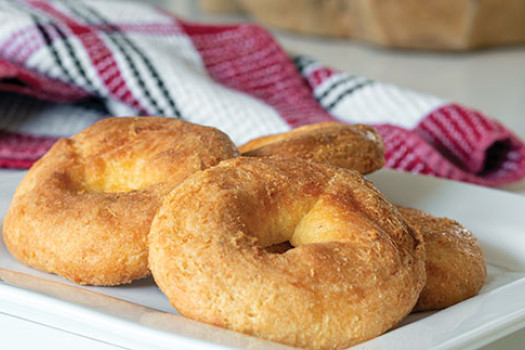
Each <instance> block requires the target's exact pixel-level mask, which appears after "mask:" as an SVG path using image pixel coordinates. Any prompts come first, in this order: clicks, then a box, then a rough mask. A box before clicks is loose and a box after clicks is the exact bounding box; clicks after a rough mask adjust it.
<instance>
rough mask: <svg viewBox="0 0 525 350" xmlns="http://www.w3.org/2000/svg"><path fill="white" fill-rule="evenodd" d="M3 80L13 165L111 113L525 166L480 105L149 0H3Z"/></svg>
mask: <svg viewBox="0 0 525 350" xmlns="http://www.w3.org/2000/svg"><path fill="white" fill-rule="evenodd" d="M0 89H1V90H3V91H4V92H2V93H1V94H0V109H1V111H0V112H1V113H2V118H1V120H0V166H4V167H21V168H25V167H29V166H30V165H31V164H32V163H33V162H34V161H35V160H36V159H38V158H39V157H41V156H42V155H43V153H45V151H46V150H47V149H48V148H49V147H50V146H51V145H52V144H53V142H54V141H55V140H56V139H57V138H59V137H63V136H69V135H72V134H74V133H76V132H78V131H79V130H81V129H82V128H84V127H87V126H88V125H90V124H92V123H94V122H95V121H97V120H99V119H101V118H104V117H107V116H109V115H115V116H125V115H163V116H169V117H175V118H183V119H185V120H188V121H191V122H194V123H199V124H204V125H209V126H215V127H217V128H219V129H221V130H223V131H225V132H226V133H228V134H229V135H230V137H231V138H232V139H233V140H234V141H235V142H237V143H239V144H240V143H243V142H246V141H248V140H250V139H252V138H254V137H258V136H261V135H265V134H271V133H277V132H283V131H287V130H289V129H291V128H294V127H297V126H300V125H305V124H310V123H315V122H321V121H327V120H332V121H334V120H335V121H341V122H348V123H366V124H371V125H374V126H375V127H376V128H377V129H378V130H379V132H380V133H381V135H382V136H383V138H384V140H385V143H386V159H387V166H388V167H390V168H394V169H401V170H405V171H411V172H414V173H421V174H427V175H433V176H439V177H446V178H451V179H455V180H461V181H468V182H473V183H477V184H483V185H489V186H495V185H500V184H503V183H507V182H510V181H514V180H518V179H520V178H522V177H524V176H525V145H524V144H523V143H522V142H521V141H520V140H519V139H518V138H517V137H516V136H515V135H513V134H512V133H511V132H510V131H509V130H508V129H506V128H505V127H503V126H502V125H500V124H499V123H498V122H496V121H495V120H493V119H491V118H489V117H487V116H485V115H483V114H482V113H481V112H478V111H475V110H472V109H469V108H466V107H462V106H460V105H457V104H454V103H450V102H447V101H444V100H441V99H439V98H436V97H432V96H428V95H424V94H420V93H416V92H412V91H409V90H406V89H403V88H399V87H396V86H393V85H390V84H385V83H381V82H377V81H373V80H371V79H368V78H365V77H362V76H358V75H352V74H348V73H344V72H337V71H334V70H331V69H329V68H327V67H325V66H323V65H322V64H320V63H318V62H316V61H315V60H313V59H310V58H307V57H302V56H299V57H295V58H294V59H290V57H288V55H287V54H286V53H285V51H283V49H282V48H281V47H280V46H279V45H278V43H277V42H276V40H275V39H274V38H273V37H272V36H271V35H270V34H269V33H268V32H267V31H265V30H264V29H262V28H261V27H259V26H257V25H253V24H240V25H203V24H196V23H190V22H186V21H183V20H180V19H178V18H176V17H175V16H173V15H171V14H169V13H167V12H164V11H162V10H160V9H158V8H155V7H153V6H150V5H148V4H147V3H145V2H143V3H137V2H123V1H110V0H100V1H97V0H90V1H86V0H83V1H81V0H52V1H50V0H45V1H40V0H19V1H14V0H0Z"/></svg>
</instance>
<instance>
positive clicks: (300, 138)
mask: <svg viewBox="0 0 525 350" xmlns="http://www.w3.org/2000/svg"><path fill="white" fill-rule="evenodd" d="M239 151H240V152H241V153H242V155H243V156H248V157H265V156H279V157H283V158H302V159H306V160H309V161H312V162H316V163H321V164H330V165H334V166H339V167H341V168H345V169H353V170H356V171H359V172H360V173H361V174H368V173H371V172H373V171H375V170H377V169H380V168H381V167H383V165H385V158H384V153H385V147H384V144H383V140H382V139H381V136H379V134H378V133H377V131H376V130H375V129H374V128H372V127H370V126H367V125H350V124H341V123H336V122H324V123H318V124H311V125H306V126H302V127H300V128H297V129H294V130H292V131H290V132H285V133H282V134H276V135H268V136H263V137H260V138H257V139H254V140H251V141H249V142H248V143H246V144H244V145H242V146H240V147H239Z"/></svg>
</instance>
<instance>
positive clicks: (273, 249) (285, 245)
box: [264, 241, 293, 254]
mask: <svg viewBox="0 0 525 350" xmlns="http://www.w3.org/2000/svg"><path fill="white" fill-rule="evenodd" d="M292 248H293V245H292V244H291V243H290V241H286V242H282V243H277V244H272V245H269V246H267V247H264V250H266V251H267V252H268V253H271V254H284V253H286V252H287V251H289V250H290V249H292Z"/></svg>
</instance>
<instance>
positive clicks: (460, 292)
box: [240, 123, 486, 311]
mask: <svg viewBox="0 0 525 350" xmlns="http://www.w3.org/2000/svg"><path fill="white" fill-rule="evenodd" d="M334 124H335V125H334ZM337 125H342V124H336V123H321V124H314V125H309V126H306V127H303V128H298V129H296V130H294V131H292V132H290V133H284V134H278V135H271V136H268V137H265V138H261V139H256V140H253V141H250V142H249V143H248V144H246V145H245V146H243V147H241V148H240V150H241V152H245V153H244V154H247V155H264V156H272V155H274V156H279V157H281V156H283V154H284V155H290V156H292V155H293V156H294V157H297V158H302V159H307V160H313V161H315V162H317V163H320V164H326V165H333V166H339V167H342V168H345V169H355V170H359V171H361V172H362V173H366V171H363V170H362V169H364V168H363V167H360V164H359V162H360V161H359V162H358V164H357V165H356V164H355V163H344V162H341V161H339V155H341V154H344V152H340V151H337V152H336V156H334V155H331V154H330V152H331V150H330V147H329V146H326V147H325V146H323V147H316V146H315V145H316V144H319V143H315V142H311V143H310V145H311V148H308V147H305V148H301V152H296V151H294V150H293V148H290V149H291V151H288V150H287V148H286V147H287V146H286V145H287V142H291V140H293V139H294V135H293V133H294V132H297V133H298V134H300V135H303V134H305V135H310V134H312V133H315V132H317V131H318V130H321V131H322V132H323V133H325V134H328V135H332V138H335V135H337V133H338V131H337V130H336V129H334V128H333V127H335V126H337ZM342 126H343V125H342ZM348 126H350V127H355V126H352V125H347V127H348ZM358 127H359V126H358ZM346 141H347V140H345V139H341V140H339V142H341V144H338V146H337V147H338V150H341V149H345V146H344V142H346ZM272 142H273V143H272ZM358 142H359V140H358V139H354V140H353V141H351V142H350V144H348V145H347V146H346V147H347V149H349V150H350V149H356V150H359V143H358ZM265 144H268V146H266V147H265V146H264V145H265ZM381 145H382V144H381ZM369 147H373V144H369V145H367V146H365V147H364V149H369ZM250 149H254V151H250ZM259 150H264V152H261V151H259ZM287 152H289V153H287ZM317 152H319V153H317ZM324 152H327V154H325V153H324ZM346 154H347V158H346V159H348V160H350V161H356V160H360V159H366V155H365V156H361V155H359V156H357V157H352V153H351V152H348V153H346ZM369 154H372V155H373V154H374V152H371V153H369ZM375 154H379V153H378V152H376V153H375ZM381 154H382V153H381ZM369 159H372V160H373V159H379V158H378V156H372V157H371V158H369ZM378 164H379V163H378ZM368 169H370V170H375V169H374V168H373V167H370V168H368ZM399 210H400V211H401V214H402V215H403V217H405V219H406V220H407V221H408V223H409V224H412V225H414V227H416V228H417V229H418V230H421V231H422V233H423V239H424V241H425V244H426V252H427V256H428V261H427V264H426V266H427V267H426V269H427V286H426V287H425V288H424V289H423V292H422V295H421V298H420V300H419V301H418V303H417V305H416V309H415V310H416V311H423V310H434V309H441V308H445V307H448V306H451V305H453V304H455V303H457V302H459V301H462V300H464V299H467V298H470V297H472V296H474V295H476V294H477V293H478V292H479V290H480V289H481V287H482V286H483V283H484V281H485V277H486V263H485V260H484V257H483V252H482V250H481V246H480V245H479V243H478V241H477V239H476V237H474V236H473V235H472V234H471V233H470V232H469V231H468V230H467V229H466V228H464V227H463V226H461V224H459V223H458V222H456V221H452V220H449V219H445V218H434V217H432V216H431V215H430V214H427V213H424V212H423V211H420V210H417V209H410V208H402V207H400V208H399ZM269 249H282V247H280V246H277V247H271V248H269ZM460 266H461V268H459V267H460Z"/></svg>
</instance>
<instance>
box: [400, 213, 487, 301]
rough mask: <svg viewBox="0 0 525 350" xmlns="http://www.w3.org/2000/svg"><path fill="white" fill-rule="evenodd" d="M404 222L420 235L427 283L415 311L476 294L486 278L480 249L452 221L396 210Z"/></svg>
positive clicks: (462, 229)
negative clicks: (424, 256)
mask: <svg viewBox="0 0 525 350" xmlns="http://www.w3.org/2000/svg"><path fill="white" fill-rule="evenodd" d="M398 210H399V212H400V213H401V215H402V216H403V218H404V219H405V220H406V221H407V222H408V223H409V224H410V225H412V226H413V227H414V228H415V229H416V230H418V231H420V232H421V234H422V235H423V240H424V242H425V248H426V253H427V257H426V260H425V265H426V271H427V282H426V284H425V287H424V288H423V290H422V291H421V294H420V296H419V300H418V301H417V304H416V306H415V308H414V311H427V310H439V309H444V308H446V307H449V306H452V305H454V304H456V303H458V302H460V301H463V300H465V299H468V298H471V297H473V296H475V295H477V294H478V292H479V291H480V290H481V288H482V287H483V284H484V283H485V278H486V277H487V267H486V263H485V258H484V256H483V250H482V249H481V245H480V244H479V242H478V240H477V239H476V237H474V235H473V234H472V233H471V232H470V231H468V230H467V229H466V228H465V227H463V226H462V225H461V224H459V223H458V222H456V221H454V220H450V219H447V218H436V217H434V216H432V215H430V214H427V213H425V212H423V211H421V210H418V209H413V208H407V207H401V206H398Z"/></svg>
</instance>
